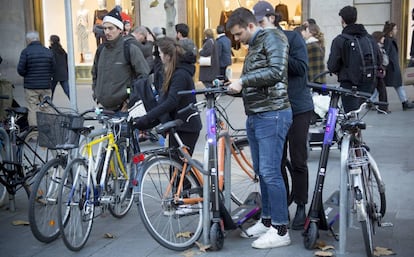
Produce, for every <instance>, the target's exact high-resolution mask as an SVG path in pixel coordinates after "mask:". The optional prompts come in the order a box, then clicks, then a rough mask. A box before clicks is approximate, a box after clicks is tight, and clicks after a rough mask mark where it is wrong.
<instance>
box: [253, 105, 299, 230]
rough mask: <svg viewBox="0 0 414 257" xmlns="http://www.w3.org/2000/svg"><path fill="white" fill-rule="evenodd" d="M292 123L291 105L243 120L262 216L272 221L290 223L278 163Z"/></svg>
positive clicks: (274, 223) (273, 222)
mask: <svg viewBox="0 0 414 257" xmlns="http://www.w3.org/2000/svg"><path fill="white" fill-rule="evenodd" d="M291 124H292V111H291V109H290V108H289V109H285V110H281V111H269V112H263V113H257V114H254V115H249V116H248V117H247V121H246V128H247V138H248V140H249V145H250V151H251V153H252V159H253V167H254V170H255V172H256V174H258V176H259V179H260V189H261V194H262V218H271V220H272V224H273V225H282V224H288V223H289V219H288V206H287V198H286V188H285V184H284V182H283V177H282V173H281V170H280V164H281V161H282V155H283V147H284V144H285V139H286V135H287V132H288V130H289V127H290V125H291Z"/></svg>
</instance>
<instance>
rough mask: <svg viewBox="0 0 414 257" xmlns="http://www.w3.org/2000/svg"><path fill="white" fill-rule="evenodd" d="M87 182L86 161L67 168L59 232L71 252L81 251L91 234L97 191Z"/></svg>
mask: <svg viewBox="0 0 414 257" xmlns="http://www.w3.org/2000/svg"><path fill="white" fill-rule="evenodd" d="M89 179H90V181H92V177H90V178H89ZM87 180H88V164H87V161H86V160H85V159H81V158H77V159H74V160H72V161H71V162H70V163H69V164H68V165H67V167H66V169H65V172H64V175H63V177H62V183H60V185H59V196H58V206H59V208H60V211H58V223H59V229H60V231H61V235H62V239H63V242H64V243H65V245H66V247H67V248H68V249H70V250H72V251H79V250H81V249H82V247H83V246H84V245H85V244H86V242H87V241H88V238H89V235H90V233H91V230H92V224H93V218H94V212H95V205H94V204H95V199H94V198H95V191H94V187H91V185H88V184H87Z"/></svg>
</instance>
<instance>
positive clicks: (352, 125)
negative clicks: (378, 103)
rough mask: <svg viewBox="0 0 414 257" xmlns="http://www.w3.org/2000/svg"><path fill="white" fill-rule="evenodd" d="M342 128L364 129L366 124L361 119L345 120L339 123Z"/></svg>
mask: <svg viewBox="0 0 414 257" xmlns="http://www.w3.org/2000/svg"><path fill="white" fill-rule="evenodd" d="M341 127H342V129H343V130H351V129H353V128H359V129H366V128H367V124H365V122H363V121H361V120H352V121H346V122H344V123H343V124H341Z"/></svg>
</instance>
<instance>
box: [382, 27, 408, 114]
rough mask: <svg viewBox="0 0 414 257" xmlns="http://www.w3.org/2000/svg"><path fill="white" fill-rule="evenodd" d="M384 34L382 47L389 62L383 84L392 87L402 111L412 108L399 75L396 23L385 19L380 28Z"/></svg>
mask: <svg viewBox="0 0 414 257" xmlns="http://www.w3.org/2000/svg"><path fill="white" fill-rule="evenodd" d="M382 32H383V33H384V36H385V40H384V49H385V51H386V52H387V54H388V58H389V63H388V66H387V70H386V75H385V85H386V86H387V87H394V88H395V91H397V94H398V97H399V98H400V101H401V103H402V109H403V111H405V110H408V109H412V108H414V104H413V103H412V102H411V101H409V100H408V97H407V93H406V92H405V88H404V85H403V81H402V77H401V68H400V62H399V57H398V45H397V41H395V36H396V34H397V32H398V28H397V24H395V23H394V22H390V21H387V22H385V24H384V28H383V30H382Z"/></svg>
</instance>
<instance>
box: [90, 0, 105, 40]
mask: <svg viewBox="0 0 414 257" xmlns="http://www.w3.org/2000/svg"><path fill="white" fill-rule="evenodd" d="M107 13H108V10H107V9H106V1H105V0H98V9H96V10H95V12H94V15H93V32H94V33H95V38H96V46H99V45H100V44H101V43H102V42H103V41H104V40H105V34H104V31H103V27H102V20H103V18H104V16H105V15H106V14H107Z"/></svg>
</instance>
